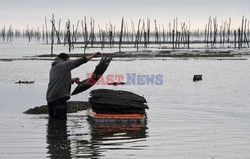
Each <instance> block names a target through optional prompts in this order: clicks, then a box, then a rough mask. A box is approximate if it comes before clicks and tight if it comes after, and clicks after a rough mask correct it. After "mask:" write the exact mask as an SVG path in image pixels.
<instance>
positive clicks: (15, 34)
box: [0, 15, 250, 54]
mask: <svg viewBox="0 0 250 159" xmlns="http://www.w3.org/2000/svg"><path fill="white" fill-rule="evenodd" d="M49 26H51V27H50V29H49ZM152 26H154V27H153V29H152ZM20 37H23V38H27V39H28V41H31V40H33V39H35V40H36V41H41V40H42V41H43V42H45V43H47V44H49V43H51V54H52V53H53V46H54V43H55V41H56V43H57V44H64V45H68V49H69V52H71V51H72V49H74V45H76V44H81V45H83V46H84V52H85V51H86V49H87V48H91V47H92V48H93V47H100V48H102V49H103V48H105V47H109V48H114V47H117V48H119V52H121V49H122V48H125V47H134V48H136V50H137V51H138V50H139V48H140V47H144V48H148V47H164V45H168V48H171V49H183V48H187V49H189V48H190V44H206V45H205V46H206V47H207V48H216V44H220V47H224V46H225V44H228V45H229V46H228V45H227V46H225V47H234V48H238V49H241V48H244V47H249V38H250V29H249V21H248V20H247V18H245V17H244V16H242V23H241V24H240V26H239V27H238V28H232V27H231V18H229V20H225V21H222V23H221V24H219V23H218V20H217V18H216V17H215V18H211V17H209V20H208V23H207V24H206V25H205V29H203V30H199V29H198V30H192V31H190V22H189V24H186V23H185V22H181V23H179V22H178V18H175V19H174V21H173V23H169V24H168V27H165V26H164V25H159V24H158V23H157V21H156V20H154V21H153V22H152V21H150V19H148V18H147V19H146V20H141V19H140V20H139V21H138V22H137V24H135V23H134V22H133V21H132V20H131V22H130V27H129V25H128V22H126V21H125V20H124V18H122V21H121V25H120V27H119V28H116V26H115V25H113V24H112V23H111V22H109V24H107V25H106V28H105V29H103V28H101V27H100V25H96V24H95V20H94V19H93V18H90V20H89V22H87V18H86V17H85V18H84V20H82V21H78V22H77V24H76V25H75V24H73V25H72V24H71V22H70V20H68V21H67V22H66V24H65V29H61V19H60V20H59V21H58V24H57V27H56V20H55V18H54V15H52V18H51V20H50V23H48V20H47V18H46V17H45V24H44V25H42V29H41V30H40V29H39V27H37V29H36V30H34V29H30V28H29V26H27V28H26V29H25V30H23V31H20V30H18V29H15V30H14V29H13V27H12V26H11V25H10V26H9V28H6V26H4V27H3V29H2V30H1V35H0V38H2V40H3V42H6V41H7V42H11V41H13V39H15V38H20Z"/></svg>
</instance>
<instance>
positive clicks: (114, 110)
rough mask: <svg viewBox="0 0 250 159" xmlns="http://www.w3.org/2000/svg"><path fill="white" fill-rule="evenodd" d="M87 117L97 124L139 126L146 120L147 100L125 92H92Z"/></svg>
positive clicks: (105, 90)
mask: <svg viewBox="0 0 250 159" xmlns="http://www.w3.org/2000/svg"><path fill="white" fill-rule="evenodd" d="M90 96H91V97H90V98H89V102H90V109H88V110H87V115H88V117H89V119H90V121H93V122H96V123H115V124H117V123H119V124H138V123H144V122H145V119H146V113H145V109H148V106H147V105H146V104H145V103H147V101H146V99H145V98H144V97H142V96H139V95H137V94H135V93H132V92H129V91H123V90H111V89H96V90H92V91H91V92H90Z"/></svg>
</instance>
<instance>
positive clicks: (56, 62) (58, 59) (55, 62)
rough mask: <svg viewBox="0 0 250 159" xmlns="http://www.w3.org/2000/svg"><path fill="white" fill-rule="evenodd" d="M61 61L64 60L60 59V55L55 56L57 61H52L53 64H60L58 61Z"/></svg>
mask: <svg viewBox="0 0 250 159" xmlns="http://www.w3.org/2000/svg"><path fill="white" fill-rule="evenodd" d="M60 62H63V60H62V59H60V58H59V57H56V58H55V61H54V62H52V66H55V65H56V64H58V63H60Z"/></svg>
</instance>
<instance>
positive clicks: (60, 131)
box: [47, 117, 147, 158]
mask: <svg viewBox="0 0 250 159" xmlns="http://www.w3.org/2000/svg"><path fill="white" fill-rule="evenodd" d="M84 120H85V121H84ZM85 122H86V118H78V119H76V118H75V117H73V118H72V119H71V118H68V124H67V121H66V120H53V119H49V121H48V125H47V144H48V147H47V149H48V157H49V158H101V157H102V156H104V155H107V153H109V151H113V150H117V149H128V150H137V149H140V150H141V149H144V148H145V147H144V145H145V144H143V141H145V140H146V137H147V126H146V125H147V124H146V122H145V123H140V124H139V123H137V124H114V123H113V124H107V123H103V124H100V123H94V122H90V121H89V122H88V123H85ZM81 123H82V124H81Z"/></svg>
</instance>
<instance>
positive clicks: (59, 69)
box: [46, 52, 101, 119]
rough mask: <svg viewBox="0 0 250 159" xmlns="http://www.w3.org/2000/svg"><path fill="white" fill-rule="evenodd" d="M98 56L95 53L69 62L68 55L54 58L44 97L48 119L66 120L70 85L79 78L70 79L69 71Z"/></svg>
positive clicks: (63, 54)
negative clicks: (46, 103)
mask: <svg viewBox="0 0 250 159" xmlns="http://www.w3.org/2000/svg"><path fill="white" fill-rule="evenodd" d="M100 55H101V53H100V52H97V53H94V54H92V55H89V56H86V57H81V58H78V59H76V60H69V55H68V54H66V53H61V54H59V55H58V56H57V57H56V58H55V61H54V62H53V63H52V67H51V69H50V75H49V84H48V90H47V95H46V99H47V102H48V112H49V117H50V118H56V119H66V118H67V100H69V99H70V89H71V84H73V83H74V82H75V83H79V82H80V80H79V78H71V70H73V69H74V68H76V67H78V66H80V65H82V64H84V63H86V62H87V61H89V60H91V59H92V58H94V57H98V56H100Z"/></svg>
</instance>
